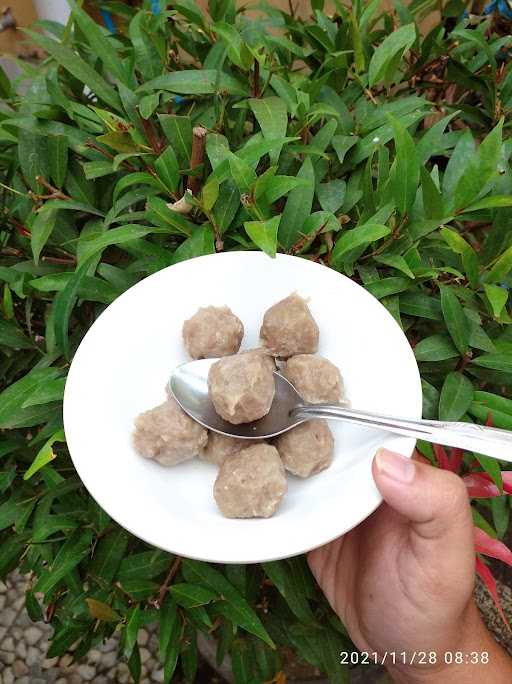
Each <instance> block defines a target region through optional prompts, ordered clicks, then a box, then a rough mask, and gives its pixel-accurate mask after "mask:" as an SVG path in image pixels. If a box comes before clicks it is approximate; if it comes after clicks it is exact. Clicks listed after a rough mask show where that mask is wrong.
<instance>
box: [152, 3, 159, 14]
mask: <svg viewBox="0 0 512 684" xmlns="http://www.w3.org/2000/svg"><path fill="white" fill-rule="evenodd" d="M151 11H152V12H153V14H156V15H158V14H160V0H151Z"/></svg>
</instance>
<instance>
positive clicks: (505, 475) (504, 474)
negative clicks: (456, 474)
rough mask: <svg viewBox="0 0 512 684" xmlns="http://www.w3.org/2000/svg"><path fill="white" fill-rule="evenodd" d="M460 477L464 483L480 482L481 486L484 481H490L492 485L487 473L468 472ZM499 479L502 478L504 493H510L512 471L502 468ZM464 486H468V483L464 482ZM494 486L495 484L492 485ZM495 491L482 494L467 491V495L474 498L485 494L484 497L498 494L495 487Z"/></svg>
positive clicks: (511, 490) (511, 488) (511, 491)
mask: <svg viewBox="0 0 512 684" xmlns="http://www.w3.org/2000/svg"><path fill="white" fill-rule="evenodd" d="M462 479H463V480H464V481H465V482H466V483H467V482H469V483H470V484H474V483H479V484H482V486H483V485H484V483H485V482H490V483H491V484H493V485H494V482H493V480H492V478H491V476H490V475H489V474H488V473H470V474H469V475H464V477H463V478H462ZM501 479H502V480H503V492H504V493H505V494H512V471H510V470H502V471H501ZM466 486H468V485H467V484H466ZM494 487H496V485H494ZM489 491H490V490H489ZM495 491H496V492H498V493H495V494H487V495H484V494H471V493H469V491H468V494H469V496H474V497H475V498H477V497H480V498H482V497H484V496H486V497H489V496H499V490H498V488H497V487H496V489H495Z"/></svg>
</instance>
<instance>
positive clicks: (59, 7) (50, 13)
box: [34, 0, 69, 24]
mask: <svg viewBox="0 0 512 684" xmlns="http://www.w3.org/2000/svg"><path fill="white" fill-rule="evenodd" d="M34 5H35V8H36V12H37V14H38V15H39V18H40V19H49V20H50V21H58V22H60V23H61V24H65V23H66V21H67V20H68V17H69V5H68V3H67V2H66V0H34Z"/></svg>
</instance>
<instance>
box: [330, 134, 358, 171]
mask: <svg viewBox="0 0 512 684" xmlns="http://www.w3.org/2000/svg"><path fill="white" fill-rule="evenodd" d="M358 140H359V138H358V137H357V136H356V135H335V136H334V137H333V139H332V140H331V145H332V148H333V150H334V151H335V152H336V155H337V157H338V160H339V162H340V164H343V162H344V161H345V155H346V154H347V152H348V151H349V150H350V149H351V148H352V147H354V145H355V144H356V143H357V141H358Z"/></svg>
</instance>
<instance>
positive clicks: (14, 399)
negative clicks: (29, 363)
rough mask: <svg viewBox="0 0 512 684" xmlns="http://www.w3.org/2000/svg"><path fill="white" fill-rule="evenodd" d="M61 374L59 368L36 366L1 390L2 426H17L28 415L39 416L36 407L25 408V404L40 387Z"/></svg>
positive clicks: (0, 417) (6, 427) (0, 414)
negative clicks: (35, 411) (35, 410)
mask: <svg viewBox="0 0 512 684" xmlns="http://www.w3.org/2000/svg"><path fill="white" fill-rule="evenodd" d="M60 374H61V372H60V370H59V369H58V368H35V369H33V370H31V371H30V372H29V373H27V375H25V376H24V377H23V378H21V379H20V380H18V381H17V382H15V383H13V384H12V385H10V386H9V387H7V389H5V390H4V391H3V392H1V393H0V428H4V429H9V428H13V427H16V426H17V425H18V424H19V423H20V422H21V423H23V422H24V419H27V416H28V417H30V416H31V415H35V416H36V417H37V413H34V407H30V408H28V409H23V408H22V407H23V404H24V403H25V401H26V400H27V399H29V398H30V396H31V395H32V393H33V392H34V391H35V390H36V389H37V388H38V387H40V386H41V385H43V384H44V383H46V382H48V381H51V380H54V379H55V378H57V377H58V376H59V375H60ZM37 408H39V407H37ZM29 419H30V418H29ZM29 424H33V423H29Z"/></svg>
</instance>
